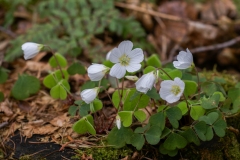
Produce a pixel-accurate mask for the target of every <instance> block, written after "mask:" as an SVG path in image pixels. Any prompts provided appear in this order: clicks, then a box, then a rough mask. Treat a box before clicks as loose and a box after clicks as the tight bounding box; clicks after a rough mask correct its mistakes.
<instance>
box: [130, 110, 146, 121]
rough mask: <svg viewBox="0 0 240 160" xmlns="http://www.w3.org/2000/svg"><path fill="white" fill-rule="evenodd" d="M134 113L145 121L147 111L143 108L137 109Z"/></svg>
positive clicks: (138, 118)
mask: <svg viewBox="0 0 240 160" xmlns="http://www.w3.org/2000/svg"><path fill="white" fill-rule="evenodd" d="M133 114H134V116H135V117H136V118H137V120H138V121H139V122H143V121H145V119H146V118H147V116H146V113H145V112H144V111H142V110H138V111H135V112H134V113H133Z"/></svg>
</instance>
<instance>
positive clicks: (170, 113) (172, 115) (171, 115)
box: [166, 107, 182, 128]
mask: <svg viewBox="0 0 240 160" xmlns="http://www.w3.org/2000/svg"><path fill="white" fill-rule="evenodd" d="M166 115H167V117H168V119H169V122H170V123H171V124H172V126H173V127H174V128H178V126H179V123H178V120H180V119H181V118H182V111H181V110H180V109H179V108H178V107H172V108H169V109H167V110H166Z"/></svg>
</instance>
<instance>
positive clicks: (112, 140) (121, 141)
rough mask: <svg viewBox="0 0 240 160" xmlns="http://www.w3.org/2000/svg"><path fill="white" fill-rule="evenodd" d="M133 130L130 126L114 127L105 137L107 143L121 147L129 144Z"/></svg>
mask: <svg viewBox="0 0 240 160" xmlns="http://www.w3.org/2000/svg"><path fill="white" fill-rule="evenodd" d="M133 134H134V133H133V131H132V130H131V129H130V128H125V127H121V128H120V129H118V128H117V127H114V128H113V129H112V130H111V131H110V133H109V134H108V137H107V142H108V145H112V146H113V147H114V148H121V147H123V146H125V144H126V143H128V144H131V137H132V135H133Z"/></svg>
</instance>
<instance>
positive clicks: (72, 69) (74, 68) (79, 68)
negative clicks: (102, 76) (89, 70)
mask: <svg viewBox="0 0 240 160" xmlns="http://www.w3.org/2000/svg"><path fill="white" fill-rule="evenodd" d="M67 71H68V73H69V74H70V75H74V74H81V75H84V74H85V73H86V69H85V67H84V66H83V65H82V64H81V63H80V62H74V63H73V64H71V65H70V66H69V67H68V69H67Z"/></svg>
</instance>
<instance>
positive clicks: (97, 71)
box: [87, 64, 110, 81]
mask: <svg viewBox="0 0 240 160" xmlns="http://www.w3.org/2000/svg"><path fill="white" fill-rule="evenodd" d="M109 69H110V68H108V67H106V66H104V65H103V64H92V65H91V66H89V67H88V69H87V72H88V76H89V78H90V79H91V81H100V80H101V79H102V78H103V77H104V75H105V74H106V72H108V71H109Z"/></svg>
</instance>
